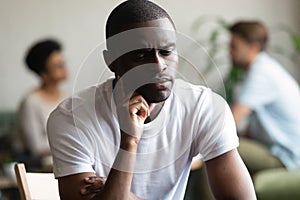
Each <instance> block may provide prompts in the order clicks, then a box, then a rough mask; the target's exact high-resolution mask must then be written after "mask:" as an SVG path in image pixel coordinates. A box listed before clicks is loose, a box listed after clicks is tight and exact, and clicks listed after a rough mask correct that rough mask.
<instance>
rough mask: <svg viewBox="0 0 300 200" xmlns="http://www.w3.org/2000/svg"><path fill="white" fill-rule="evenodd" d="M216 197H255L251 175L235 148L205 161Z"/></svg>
mask: <svg viewBox="0 0 300 200" xmlns="http://www.w3.org/2000/svg"><path fill="white" fill-rule="evenodd" d="M206 170H207V175H208V180H209V183H210V187H211V190H212V193H213V194H214V196H215V198H216V199H233V200H234V199H243V200H244V199H245V200H246V199H247V200H248V199H249V200H252V199H256V196H255V191H254V187H253V183H252V181H251V177H250V175H249V173H248V170H247V168H246V167H245V165H244V163H243V161H242V159H241V158H240V156H239V154H238V152H237V150H236V149H234V150H231V151H229V152H227V153H225V154H223V155H221V156H218V157H216V158H214V159H211V160H209V161H207V162H206Z"/></svg>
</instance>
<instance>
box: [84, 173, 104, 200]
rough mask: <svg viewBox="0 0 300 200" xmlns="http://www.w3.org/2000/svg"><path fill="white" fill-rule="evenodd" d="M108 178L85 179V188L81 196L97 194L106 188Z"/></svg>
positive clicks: (91, 177) (92, 177) (94, 177)
mask: <svg viewBox="0 0 300 200" xmlns="http://www.w3.org/2000/svg"><path fill="white" fill-rule="evenodd" d="M105 181H106V178H104V177H97V176H90V177H87V178H85V179H84V183H85V185H84V187H83V188H82V189H81V190H80V194H81V195H83V196H87V195H91V194H97V193H98V192H100V191H101V189H102V188H103V187H104V184H105Z"/></svg>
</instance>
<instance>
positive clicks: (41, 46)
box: [25, 39, 62, 75]
mask: <svg viewBox="0 0 300 200" xmlns="http://www.w3.org/2000/svg"><path fill="white" fill-rule="evenodd" d="M61 49H62V47H61V44H60V43H59V42H58V41H56V40H53V39H46V40H42V41H39V42H37V43H35V44H34V45H33V46H31V47H30V48H29V50H28V52H27V54H26V56H25V63H26V65H27V67H28V68H29V69H30V70H31V71H33V72H35V73H36V74H38V75H40V74H41V73H42V72H44V71H46V61H47V59H48V58H49V56H50V55H51V54H52V53H53V52H55V51H61Z"/></svg>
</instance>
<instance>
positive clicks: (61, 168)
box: [47, 108, 95, 178]
mask: <svg viewBox="0 0 300 200" xmlns="http://www.w3.org/2000/svg"><path fill="white" fill-rule="evenodd" d="M83 129H84V126H81V125H80V124H76V125H75V120H74V116H73V115H72V113H66V112H63V111H61V110H59V108H58V109H56V110H54V112H52V113H51V115H50V117H49V120H48V123H47V133H48V138H49V143H50V148H51V152H52V155H53V172H54V175H55V177H56V178H58V177H63V176H67V175H71V174H77V173H83V172H95V171H94V169H93V163H94V157H93V150H92V140H91V139H90V138H88V134H87V132H88V130H83Z"/></svg>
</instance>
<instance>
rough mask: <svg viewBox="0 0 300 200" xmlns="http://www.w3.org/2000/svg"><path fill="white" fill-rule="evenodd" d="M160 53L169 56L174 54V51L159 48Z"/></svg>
mask: <svg viewBox="0 0 300 200" xmlns="http://www.w3.org/2000/svg"><path fill="white" fill-rule="evenodd" d="M159 53H160V54H161V55H163V56H169V55H171V54H172V51H171V50H164V49H161V50H159Z"/></svg>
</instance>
